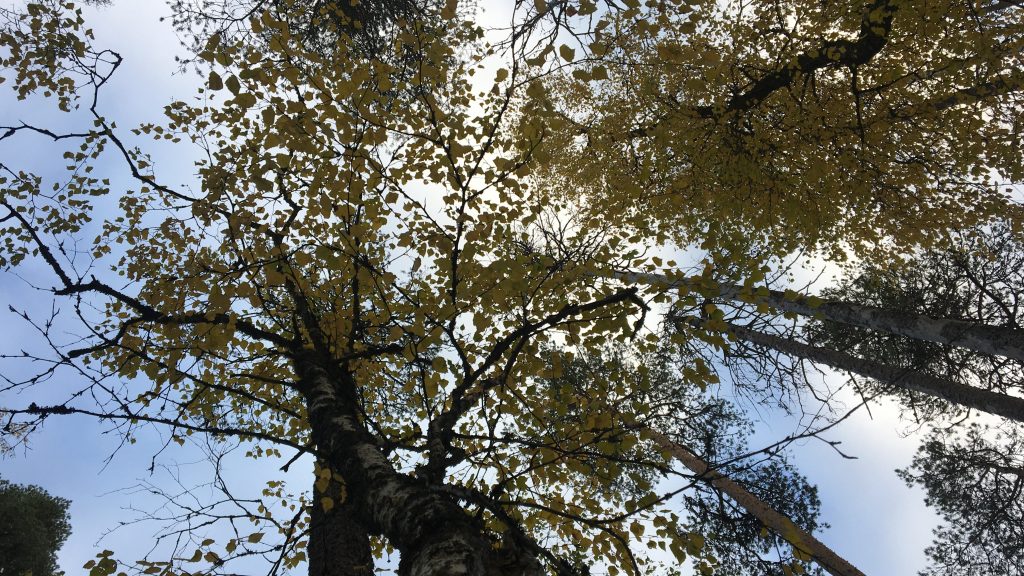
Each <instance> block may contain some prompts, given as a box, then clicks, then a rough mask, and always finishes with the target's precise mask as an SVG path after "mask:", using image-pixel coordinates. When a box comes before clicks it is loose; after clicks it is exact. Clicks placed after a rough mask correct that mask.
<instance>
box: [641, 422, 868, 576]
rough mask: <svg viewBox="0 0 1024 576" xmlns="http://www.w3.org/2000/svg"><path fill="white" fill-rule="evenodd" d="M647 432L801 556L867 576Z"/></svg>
mask: <svg viewBox="0 0 1024 576" xmlns="http://www.w3.org/2000/svg"><path fill="white" fill-rule="evenodd" d="M645 433H646V434H647V436H648V437H650V438H651V439H652V440H654V442H655V443H656V444H658V446H659V447H660V448H661V449H662V450H665V451H666V452H668V453H670V454H671V455H672V457H673V458H675V459H676V460H679V461H680V462H681V463H682V464H683V465H684V466H686V467H687V468H689V469H690V470H691V471H692V472H693V473H694V474H696V475H697V478H698V479H699V480H703V481H705V482H707V483H709V484H711V486H713V487H715V488H716V489H718V490H720V491H722V493H724V494H726V495H728V496H729V497H730V498H732V499H733V501H735V502H736V503H737V504H739V505H740V506H741V507H742V508H743V509H744V510H746V511H747V512H749V513H750V514H752V515H753V516H754V517H755V518H757V519H758V520H760V521H761V523H762V524H764V525H765V526H766V527H768V529H769V530H772V531H773V532H775V533H776V534H778V535H780V536H782V537H783V538H785V539H786V541H787V542H789V543H790V544H792V545H793V546H794V547H796V548H798V549H799V550H800V551H801V552H802V553H804V554H807V555H808V556H810V557H811V558H813V559H814V561H815V562H817V563H818V565H819V566H821V567H822V568H824V569H825V570H827V571H828V572H829V573H830V574H832V575H833V576H864V573H863V572H861V571H860V570H858V569H857V568H856V567H855V566H854V565H853V564H850V562H848V561H847V560H846V559H845V558H843V557H842V556H840V555H838V554H836V553H835V552H834V551H833V550H832V549H831V548H829V547H828V546H826V545H825V544H823V543H822V542H821V541H819V540H818V539H817V538H815V537H814V536H812V535H811V534H810V533H809V532H807V531H806V530H804V529H803V528H800V527H799V526H797V525H796V524H795V523H793V521H792V520H790V519H789V518H788V517H787V516H785V515H784V514H781V513H779V512H777V511H776V510H775V509H773V508H772V507H771V506H769V505H768V504H767V503H765V502H764V501H763V500H761V499H760V498H758V497H757V496H754V495H753V494H751V493H750V492H748V491H747V489H746V488H744V487H743V486H740V485H739V484H737V483H736V482H734V481H733V480H731V479H730V478H729V477H728V476H726V475H724V474H722V473H721V472H718V471H717V470H715V469H713V468H712V467H711V466H710V465H709V464H708V463H707V462H705V461H704V460H703V459H702V458H700V457H699V456H697V455H696V454H694V453H693V452H691V451H690V450H688V449H687V448H686V447H684V446H681V445H679V444H676V443H675V442H673V441H672V440H670V439H669V438H668V436H665V435H664V434H662V433H660V432H657V431H655V430H652V429H650V428H648V429H646V430H645Z"/></svg>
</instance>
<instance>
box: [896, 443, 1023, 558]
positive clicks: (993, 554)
mask: <svg viewBox="0 0 1024 576" xmlns="http://www.w3.org/2000/svg"><path fill="white" fill-rule="evenodd" d="M950 436H951V435H950V434H949V433H948V431H940V432H937V433H934V434H933V435H932V436H931V437H930V438H929V439H928V441H926V442H925V443H924V444H923V445H922V446H921V447H920V448H919V449H918V453H917V456H916V457H915V458H914V462H913V464H911V466H910V468H908V469H906V470H901V471H899V474H900V476H901V477H902V478H903V479H904V480H906V482H907V484H908V485H914V484H917V485H919V486H921V487H922V488H924V489H925V490H926V491H927V493H928V497H927V502H928V504H929V505H930V506H933V507H934V508H935V509H936V510H937V511H938V512H939V514H941V515H942V519H943V520H944V523H943V525H942V526H940V527H939V528H937V529H936V530H935V541H934V542H933V543H932V545H931V546H929V547H928V548H927V549H926V553H927V555H928V558H929V560H930V561H931V562H930V565H929V567H928V568H927V569H926V570H924V571H923V572H921V574H922V575H923V576H953V575H968V576H1020V575H1022V574H1024V435H1022V434H1021V431H1020V429H1019V428H1018V429H1013V428H1009V429H1008V430H1003V431H1000V432H999V433H997V434H993V433H992V431H991V430H986V429H985V428H984V427H981V426H978V425H974V426H971V427H969V428H968V429H967V430H966V433H965V434H962V435H960V436H959V437H957V436H953V437H952V438H951V437H950Z"/></svg>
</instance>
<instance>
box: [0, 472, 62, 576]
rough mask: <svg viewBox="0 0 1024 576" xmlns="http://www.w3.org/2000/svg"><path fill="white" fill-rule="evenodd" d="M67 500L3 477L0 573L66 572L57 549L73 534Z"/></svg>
mask: <svg viewBox="0 0 1024 576" xmlns="http://www.w3.org/2000/svg"><path fill="white" fill-rule="evenodd" d="M68 504H70V502H68V501H67V500H65V499H63V498H57V497H54V496H51V495H50V494H48V493H47V492H46V491H45V490H43V489H42V488H40V487H38V486H20V485H17V484H11V483H10V482H8V481H7V480H4V479H2V478H0V574H3V575H4V576H24V575H25V574H32V575H34V576H54V575H56V574H63V572H61V571H60V570H59V569H58V567H57V551H58V550H60V547H61V545H63V544H64V541H65V540H67V537H68V535H70V534H71V525H70V523H69V519H68Z"/></svg>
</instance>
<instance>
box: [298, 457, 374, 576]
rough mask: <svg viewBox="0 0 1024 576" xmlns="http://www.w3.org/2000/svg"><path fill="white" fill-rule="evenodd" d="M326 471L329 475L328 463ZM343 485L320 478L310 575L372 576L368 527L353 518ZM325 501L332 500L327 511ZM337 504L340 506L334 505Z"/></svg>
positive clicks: (311, 535) (313, 511)
mask: <svg viewBox="0 0 1024 576" xmlns="http://www.w3.org/2000/svg"><path fill="white" fill-rule="evenodd" d="M323 467H324V469H326V470H328V474H329V473H330V468H329V467H327V465H326V463H324V464H323ZM347 497H348V495H347V494H346V492H345V487H344V485H343V484H342V483H341V482H339V481H338V480H337V479H335V478H331V477H325V478H323V479H321V478H318V479H317V482H316V486H314V488H313V505H312V507H311V510H310V514H309V515H310V524H309V545H308V548H307V552H308V554H309V576H373V574H374V571H373V568H374V566H373V551H372V550H371V548H370V536H369V534H368V533H367V531H366V528H365V527H364V526H363V525H362V524H360V523H359V522H358V521H357V520H356V519H355V517H354V515H353V512H354V511H353V509H352V505H351V503H350V502H348V501H347ZM323 498H330V500H329V502H330V504H331V507H330V509H329V510H328V509H325V506H324V501H323ZM335 503H337V504H335Z"/></svg>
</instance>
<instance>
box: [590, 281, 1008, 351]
mask: <svg viewBox="0 0 1024 576" xmlns="http://www.w3.org/2000/svg"><path fill="white" fill-rule="evenodd" d="M610 276H611V277H614V278H618V279H620V280H624V281H626V282H630V283H636V282H640V283H644V284H654V285H661V286H665V287H685V288H689V289H692V290H699V289H703V288H706V287H707V283H706V281H705V280H704V279H702V278H675V279H674V278H670V277H668V276H663V275H661V274H646V273H639V272H614V273H611V274H610ZM716 289H717V292H718V296H720V297H722V298H725V299H729V300H736V299H738V298H739V297H740V295H741V294H742V293H743V287H741V286H737V285H735V284H724V283H721V284H718V285H717V286H716ZM758 301H759V302H763V303H765V304H768V305H769V306H772V307H773V308H776V309H778V310H781V311H783V312H792V313H794V314H800V315H802V316H810V317H814V318H819V319H823V320H830V321H832V322H839V323H841V324H848V325H850V326H860V327H861V328H870V329H872V330H878V331H880V332H888V333H891V334H899V335H901V336H907V337H909V338H916V339H918V340H927V341H929V342H938V343H940V344H948V345H950V346H959V347H961V348H967V349H969V350H974V351H976V352H981V353H982V354H989V355H992V356H1003V357H1006V358H1013V359H1014V360H1019V361H1021V362H1024V331H1022V330H1014V329H1012V328H1003V327H1000V326H991V325H988V324H980V323H976V322H966V321H963V320H954V319H951V318H931V317H929V316H924V315H921V314H913V313H910V312H904V311H902V310H890V309H887V308H878V307H875V306H864V305H861V304H854V303H852V302H839V301H829V300H822V301H820V302H812V299H811V298H809V297H806V296H797V297H795V298H793V297H788V298H787V296H786V293H784V292H780V291H778V290H768V293H767V295H765V296H763V297H761V298H759V299H758Z"/></svg>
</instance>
